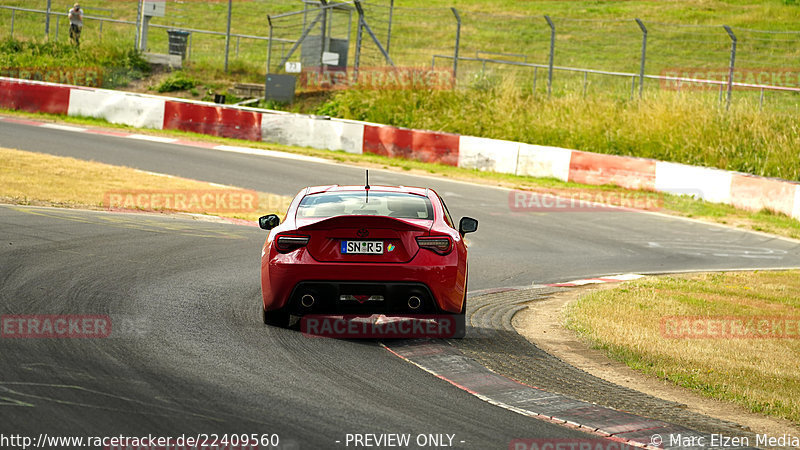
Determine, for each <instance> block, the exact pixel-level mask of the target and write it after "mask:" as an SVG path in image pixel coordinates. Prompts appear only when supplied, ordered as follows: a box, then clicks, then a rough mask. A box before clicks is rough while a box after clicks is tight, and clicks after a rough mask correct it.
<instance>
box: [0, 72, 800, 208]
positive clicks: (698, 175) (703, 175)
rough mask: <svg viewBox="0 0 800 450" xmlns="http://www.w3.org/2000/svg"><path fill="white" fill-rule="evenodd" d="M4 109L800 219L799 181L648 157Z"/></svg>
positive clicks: (308, 125)
mask: <svg viewBox="0 0 800 450" xmlns="http://www.w3.org/2000/svg"><path fill="white" fill-rule="evenodd" d="M0 107H2V108H8V109H17V110H22V111H29V112H42V113H50V114H62V115H70V116H90V117H97V118H103V119H106V120H108V121H109V122H112V123H119V124H125V125H130V126H134V127H140V128H153V129H173V130H183V131H193V132H196V133H203V134H209V135H213V136H223V137H232V138H238V139H246V140H251V141H265V142H274V143H279V144H285V145H297V146H304V147H312V148H317V149H326V150H344V151H346V152H350V153H373V154H378V155H384V156H388V157H393V158H407V159H416V160H420V161H425V162H435V163H440V164H446V165H451V166H458V167H464V168H469V169H478V170H488V171H494V172H500V173H513V174H517V175H528V176H535V177H549V178H556V179H559V180H564V181H574V182H578V183H584V184H595V185H596V184H613V185H619V186H622V187H626V188H631V189H645V190H655V191H659V192H668V193H673V194H680V195H692V196H695V197H697V198H701V199H704V200H707V201H710V202H718V203H726V204H731V205H734V206H736V207H739V208H743V209H747V210H751V211H759V210H762V209H770V210H772V211H777V212H780V213H784V214H787V215H790V216H791V217H794V218H796V219H800V183H795V182H790V181H785V180H778V179H771V178H764V177H757V176H752V175H746V174H741V173H736V172H729V171H724V170H718V169H709V168H704V167H694V166H688V165H684V164H676V163H670V162H662V161H655V160H651V159H644V158H634V157H628V156H617V155H606V154H598V153H589V152H583V151H578V150H569V149H564V148H557V147H546V146H539V145H532V144H524V143H519V142H510V141H502V140H496V139H487V138H480V137H473V136H459V135H457V134H451V133H442V132H434V131H423V130H411V129H407V128H398V127H392V126H387V125H379V124H372V123H366V122H357V121H349V120H340V119H330V118H325V117H314V116H304V115H298V114H288V113H284V112H280V111H269V110H262V109H255V108H243V107H236V106H222V105H217V104H213V103H208V102H197V101H190V100H181V99H172V98H166V97H158V96H152V95H142V94H135V93H130V92H120V91H109V90H104V89H93V88H84V87H77V86H68V85H60V84H54V83H45V82H37V81H25V80H18V79H13V78H4V77H0Z"/></svg>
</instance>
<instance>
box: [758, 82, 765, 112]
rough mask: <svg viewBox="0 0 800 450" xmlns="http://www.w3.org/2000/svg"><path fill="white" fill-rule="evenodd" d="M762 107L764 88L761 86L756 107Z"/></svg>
mask: <svg viewBox="0 0 800 450" xmlns="http://www.w3.org/2000/svg"><path fill="white" fill-rule="evenodd" d="M762 108H764V88H763V87H762V88H761V98H760V99H759V101H758V109H762Z"/></svg>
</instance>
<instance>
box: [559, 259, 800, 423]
mask: <svg viewBox="0 0 800 450" xmlns="http://www.w3.org/2000/svg"><path fill="white" fill-rule="evenodd" d="M798 275H800V273H798V271H766V272H765V271H757V272H735V273H718V274H691V275H674V276H665V277H658V278H645V279H643V280H638V281H635V282H630V283H625V284H623V285H621V286H620V287H618V288H616V289H607V290H599V291H594V292H592V293H589V294H586V295H583V296H582V297H581V298H580V299H579V300H578V301H577V302H576V303H574V304H571V305H570V307H569V308H568V309H567V310H566V316H567V318H566V319H567V320H566V324H567V326H568V327H569V328H571V329H573V330H575V331H577V332H578V333H580V334H581V335H582V336H583V337H584V338H586V339H587V340H588V341H590V342H591V343H592V344H594V345H595V346H596V347H597V348H600V349H603V350H605V351H606V352H607V354H608V355H609V356H611V357H612V358H615V359H617V360H619V361H622V362H624V363H625V364H627V365H628V366H629V367H631V368H632V369H634V370H637V371H640V372H643V373H645V374H648V375H652V376H654V377H656V378H657V379H660V380H666V381H669V382H671V383H674V384H676V385H679V386H682V387H685V388H688V389H691V390H693V391H695V392H697V393H699V394H701V395H704V396H707V397H711V398H716V399H720V400H725V401H730V402H734V403H737V404H739V405H741V406H744V407H745V408H747V409H748V410H750V411H753V412H758V413H762V414H766V415H771V416H775V417H782V418H784V419H787V420H789V421H792V422H793V423H795V424H797V423H800V401H799V399H800V397H798V395H797V392H798V389H800V377H798V375H797V352H798V351H799V350H800V341H798V339H797V337H798V332H799V331H798V330H797V323H798V317H797V309H798V307H800V303H798V298H800V297H799V295H800V283H798V280H800V277H798ZM675 317H679V318H681V319H684V318H685V319H687V320H697V319H698V318H704V319H707V318H711V319H724V318H725V317H729V318H730V317H734V318H736V320H741V322H742V323H745V324H749V323H750V321H754V322H756V323H759V320H762V319H764V318H769V320H773V319H778V318H781V317H783V318H792V319H793V322H792V319H789V320H787V322H788V323H790V324H791V325H793V327H789V326H787V327H786V328H785V330H784V329H778V328H775V329H772V331H773V332H775V334H773V335H769V334H767V335H763V334H757V333H750V334H747V333H739V334H736V333H732V335H725V334H724V333H721V332H717V333H718V334H716V335H714V334H713V331H712V328H708V329H707V330H709V333H708V334H705V335H691V333H690V336H692V337H675V336H671V335H670V334H668V333H665V330H666V329H668V328H666V327H664V328H662V327H663V326H664V323H665V322H664V321H665V320H670V318H675ZM704 319H700V320H698V323H699V324H704V323H709V322H708V321H705V320H704ZM778 320H780V319H778ZM749 326H750V327H752V325H749ZM695 329H698V328H695ZM728 330H730V328H728ZM762 330H763V328H762ZM784 331H785V332H786V334H783V332H784Z"/></svg>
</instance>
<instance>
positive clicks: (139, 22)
mask: <svg viewBox="0 0 800 450" xmlns="http://www.w3.org/2000/svg"><path fill="white" fill-rule="evenodd" d="M142 1H143V0H139V1H137V2H136V4H137V9H136V39H135V40H134V48H136V50H137V51H138V50H139V28H140V27H141V26H142Z"/></svg>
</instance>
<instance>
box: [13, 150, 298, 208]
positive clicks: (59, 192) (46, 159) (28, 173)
mask: <svg viewBox="0 0 800 450" xmlns="http://www.w3.org/2000/svg"><path fill="white" fill-rule="evenodd" d="M0 160H2V161H3V162H4V163H3V165H2V167H0V202H2V203H12V204H18V205H39V206H56V207H66V208H84V209H95V210H97V209H107V208H108V206H109V202H110V201H113V202H115V203H116V204H118V205H119V206H120V207H123V208H125V209H133V210H140V211H154V212H191V213H201V214H211V215H215V216H222V217H230V218H235V219H243V220H257V219H258V217H259V216H261V215H264V214H269V213H276V214H279V215H282V214H283V213H284V211H285V210H286V209H287V208H288V202H289V201H290V200H291V199H290V198H287V197H282V196H277V195H275V194H269V193H265V192H259V193H256V196H257V198H258V203H257V204H256V203H255V202H253V203H254V206H256V207H255V208H249V207H246V206H237V207H232V204H231V203H230V202H229V201H228V199H229V198H224V199H220V200H215V199H214V198H213V194H219V193H224V192H228V193H233V192H236V191H235V190H237V189H238V188H230V187H224V186H220V185H214V184H210V183H205V182H200V181H195V180H190V179H186V178H180V177H173V176H164V175H159V174H153V173H149V172H143V171H141V170H137V169H131V168H128V167H119V166H112V165H109V164H102V163H98V162H91V161H81V160H78V159H75V158H67V157H62V156H52V155H44V154H40V153H32V152H25V151H20V150H13V149H8V148H2V147H0ZM113 191H116V192H123V193H132V194H134V197H128V196H125V195H124V194H123V196H122V197H120V201H119V203H117V202H116V201H115V200H112V199H113V197H111V196H110V195H109V194H110V193H112V192H113ZM153 193H159V194H153ZM206 193H208V194H212V197H210V200H207V201H205V202H201V201H197V200H192V198H191V195H192V194H206ZM135 194H144V196H143V197H140V198H136V197H135ZM170 194H173V196H171V197H170ZM181 194H182V195H184V196H185V197H183V198H186V201H183V202H182V204H183V206H181V205H180V204H176V205H175V207H160V206H155V205H154V204H153V202H156V201H161V200H166V199H168V198H169V199H171V200H173V201H174V200H175V198H176V196H177V195H181ZM126 198H128V200H130V201H129V203H125V199H126ZM223 201H228V203H227V204H225V203H223Z"/></svg>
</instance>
